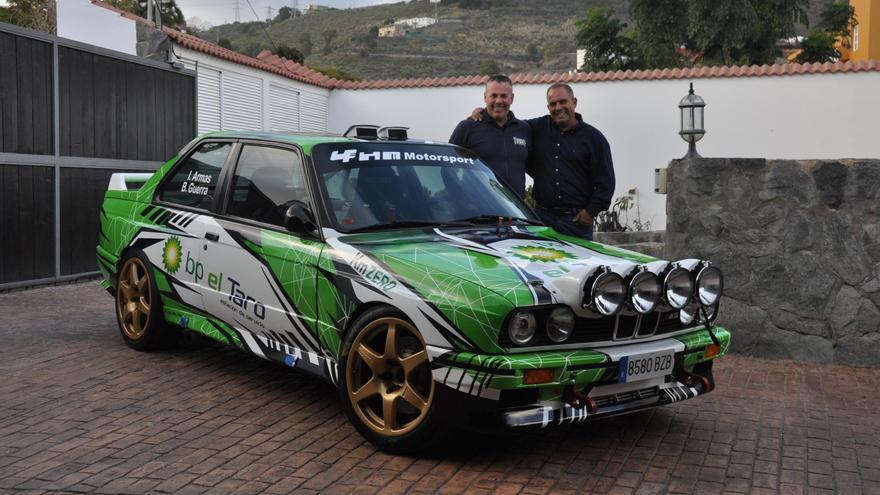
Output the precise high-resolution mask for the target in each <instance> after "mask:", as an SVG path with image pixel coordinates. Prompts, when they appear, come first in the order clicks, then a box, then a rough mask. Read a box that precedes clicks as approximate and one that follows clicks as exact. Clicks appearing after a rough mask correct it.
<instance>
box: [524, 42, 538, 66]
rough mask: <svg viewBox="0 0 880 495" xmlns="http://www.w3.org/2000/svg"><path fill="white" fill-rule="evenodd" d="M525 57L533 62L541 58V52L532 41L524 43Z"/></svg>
mask: <svg viewBox="0 0 880 495" xmlns="http://www.w3.org/2000/svg"><path fill="white" fill-rule="evenodd" d="M526 58H527V59H529V60H532V61H534V62H537V61H539V60H541V52H540V51H538V45H536V44H535V43H534V42H532V43H529V44H528V45H526Z"/></svg>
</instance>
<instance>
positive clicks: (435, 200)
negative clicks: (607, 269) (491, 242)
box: [312, 142, 540, 232]
mask: <svg viewBox="0 0 880 495" xmlns="http://www.w3.org/2000/svg"><path fill="white" fill-rule="evenodd" d="M312 157H313V159H314V162H315V167H316V169H317V172H318V181H319V183H320V187H321V188H322V189H323V191H322V193H323V194H324V197H325V198H326V199H327V201H328V203H329V204H328V209H329V216H330V218H331V220H332V221H333V222H334V223H335V228H336V229H338V230H340V231H342V232H356V231H367V230H381V229H383V228H400V227H420V226H434V225H437V226H439V225H474V224H480V223H498V218H499V217H501V218H503V221H504V223H505V224H506V223H508V222H509V221H516V220H518V221H521V222H527V223H540V221H539V220H538V219H537V218H536V217H535V216H534V214H533V213H532V211H531V210H530V209H529V207H528V206H526V204H525V203H524V202H523V201H522V200H521V199H520V198H519V197H518V196H517V195H516V193H514V192H513V191H512V190H511V189H510V188H509V187H507V186H506V185H504V184H503V183H502V182H501V181H500V180H499V179H498V177H496V176H495V174H494V173H493V172H492V171H491V170H490V169H489V168H488V167H487V166H486V165H485V164H483V162H481V161H480V159H479V158H478V157H477V156H476V155H475V154H473V153H471V152H469V151H467V150H463V149H459V148H455V147H452V146H446V145H432V144H413V143H393V142H377V143H351V142H349V143H328V144H321V145H317V146H315V147H314V148H313V150H312Z"/></svg>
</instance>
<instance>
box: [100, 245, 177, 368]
mask: <svg viewBox="0 0 880 495" xmlns="http://www.w3.org/2000/svg"><path fill="white" fill-rule="evenodd" d="M152 270H153V265H152V264H151V263H150V260H149V259H148V258H147V256H146V255H145V254H144V252H143V251H141V250H139V249H132V250H130V251H128V252H126V253H125V256H124V257H123V258H122V263H120V269H119V273H118V277H117V280H116V296H115V303H116V304H115V306H116V322H117V324H118V325H119V333H121V334H122V339H123V340H125V343H126V344H128V346H129V347H131V348H133V349H137V350H139V351H155V350H160V349H166V348H168V347H171V346H172V345H174V343H175V341H176V337H177V334H176V332H174V330H173V329H171V328H169V327H168V325H167V324H166V323H165V315H164V312H163V311H162V300H161V299H160V298H159V290H158V289H157V288H156V281H155V280H154V278H153V272H152Z"/></svg>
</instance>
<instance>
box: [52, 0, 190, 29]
mask: <svg viewBox="0 0 880 495" xmlns="http://www.w3.org/2000/svg"><path fill="white" fill-rule="evenodd" d="M62 1H63V0H62ZM156 1H158V2H159V8H160V9H161V10H162V25H163V26H168V27H170V28H172V29H181V28H185V27H186V19H185V18H184V16H183V11H181V10H180V7H178V6H177V2H175V0H156ZM107 3H109V4H110V5H112V6H114V7H116V8H119V9H122V10H125V11H127V12H131V13H132V14H135V15H139V16H141V17H143V18H145V19H146V18H147V0H107Z"/></svg>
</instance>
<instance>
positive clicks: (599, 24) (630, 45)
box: [575, 7, 638, 71]
mask: <svg viewBox="0 0 880 495" xmlns="http://www.w3.org/2000/svg"><path fill="white" fill-rule="evenodd" d="M575 26H576V27H577V28H578V32H577V35H576V38H577V42H578V46H579V47H581V48H583V49H584V50H586V54H585V56H584V65H583V67H582V69H583V70H585V71H609V70H621V69H622V70H625V69H630V68H635V67H636V66H637V65H638V64H637V61H636V57H635V50H634V42H633V40H632V39H631V38H627V37H626V36H624V35H623V30H624V28H626V24H625V23H623V22H621V21H620V20H618V19H616V18H614V17H613V15H612V13H611V10H610V9H607V8H604V7H593V8H591V9H590V10H589V11H588V12H587V17H585V18H583V19H580V20H578V21H576V22H575Z"/></svg>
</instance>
